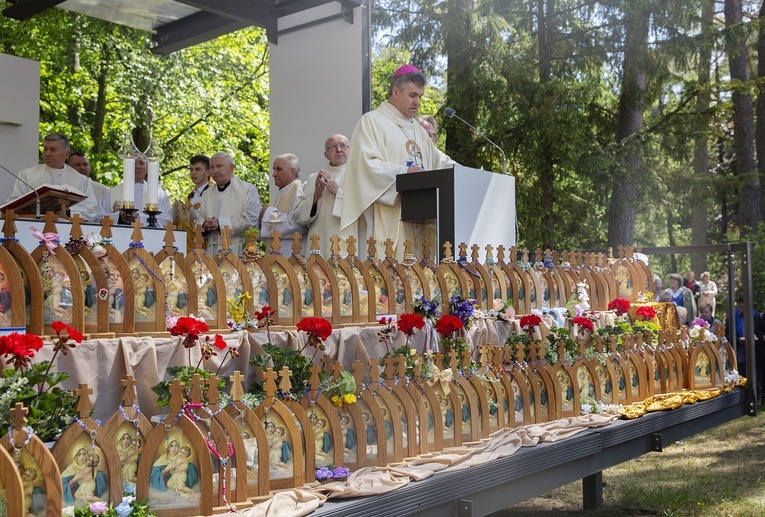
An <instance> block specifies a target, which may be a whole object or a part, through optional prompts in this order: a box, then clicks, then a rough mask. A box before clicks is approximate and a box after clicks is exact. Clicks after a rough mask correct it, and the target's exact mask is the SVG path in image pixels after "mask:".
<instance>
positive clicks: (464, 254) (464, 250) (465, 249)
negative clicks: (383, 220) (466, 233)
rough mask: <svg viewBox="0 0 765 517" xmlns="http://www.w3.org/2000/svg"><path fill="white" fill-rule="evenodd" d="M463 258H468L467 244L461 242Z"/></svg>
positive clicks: (461, 255)
mask: <svg viewBox="0 0 765 517" xmlns="http://www.w3.org/2000/svg"><path fill="white" fill-rule="evenodd" d="M462 257H466V258H467V244H465V243H464V242H460V258H462Z"/></svg>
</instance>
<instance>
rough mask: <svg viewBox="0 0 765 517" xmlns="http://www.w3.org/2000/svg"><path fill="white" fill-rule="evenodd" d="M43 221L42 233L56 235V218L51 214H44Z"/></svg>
mask: <svg viewBox="0 0 765 517" xmlns="http://www.w3.org/2000/svg"><path fill="white" fill-rule="evenodd" d="M43 221H45V226H43V231H44V232H46V233H48V232H50V233H58V228H56V221H58V216H57V215H56V214H54V213H53V212H45V215H44V216H43Z"/></svg>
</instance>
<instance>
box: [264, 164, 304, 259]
mask: <svg viewBox="0 0 765 517" xmlns="http://www.w3.org/2000/svg"><path fill="white" fill-rule="evenodd" d="M273 169H274V174H273V176H274V184H275V185H276V187H277V188H278V189H279V190H278V191H277V193H276V196H274V198H273V199H272V200H271V205H270V206H266V207H263V209H262V210H261V212H260V220H259V222H258V225H259V226H258V228H260V236H259V237H258V238H259V239H260V240H262V241H265V242H266V251H267V252H270V251H271V244H272V241H273V235H274V231H277V232H279V235H281V242H280V246H279V252H280V253H281V254H282V255H284V256H285V257H289V256H290V255H292V234H293V233H295V232H297V233H299V234H300V235H302V236H305V233H306V231H308V228H306V227H305V226H304V225H302V224H300V223H299V222H298V221H297V217H296V216H297V213H296V208H295V207H296V203H295V201H296V199H297V193H298V190H299V189H300V185H301V182H300V180H299V179H298V178H299V177H300V161H299V160H298V157H297V156H295V155H294V154H280V155H279V156H277V157H276V159H275V160H274V167H273Z"/></svg>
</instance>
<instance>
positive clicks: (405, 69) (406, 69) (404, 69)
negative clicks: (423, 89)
mask: <svg viewBox="0 0 765 517" xmlns="http://www.w3.org/2000/svg"><path fill="white" fill-rule="evenodd" d="M419 71H420V69H419V68H417V67H416V66H414V65H401V66H400V67H398V68H397V69H396V71H395V72H393V77H398V76H400V75H404V74H416V73H417V72H419Z"/></svg>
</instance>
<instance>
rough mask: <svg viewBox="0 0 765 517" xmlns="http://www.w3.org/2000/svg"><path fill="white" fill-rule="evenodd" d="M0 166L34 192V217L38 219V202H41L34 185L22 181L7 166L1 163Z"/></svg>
mask: <svg viewBox="0 0 765 517" xmlns="http://www.w3.org/2000/svg"><path fill="white" fill-rule="evenodd" d="M0 167H2V169H3V170H4V171H5V172H7V173H8V174H10V175H11V176H13V177H14V178H16V179H17V180H19V181H20V182H22V183H23V184H24V185H26V186H27V187H29V189H30V190H31V191H32V192H34V193H35V197H36V198H37V203H36V204H35V219H39V218H40V203H41V202H40V194H38V193H37V189H35V188H34V187H32V185H30V184H29V183H27V182H26V181H24V180H23V179H21V178H20V177H19V176H18V175H17V174H14V173H13V172H11V171H10V170H8V168H7V167H5V166H4V165H3V164H2V163H0Z"/></svg>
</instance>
